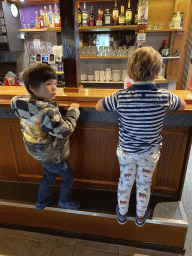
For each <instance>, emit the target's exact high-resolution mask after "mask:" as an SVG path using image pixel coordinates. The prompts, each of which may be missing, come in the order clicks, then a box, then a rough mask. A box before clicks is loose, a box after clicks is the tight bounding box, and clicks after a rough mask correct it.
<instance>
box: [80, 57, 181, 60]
mask: <svg viewBox="0 0 192 256" xmlns="http://www.w3.org/2000/svg"><path fill="white" fill-rule="evenodd" d="M128 58H129V56H82V57H80V59H81V60H90V59H96V60H97V59H98V60H99V59H107V60H110V59H111V60H115V59H128ZM162 59H164V60H166V59H167V60H175V59H180V56H177V57H173V56H170V57H162Z"/></svg>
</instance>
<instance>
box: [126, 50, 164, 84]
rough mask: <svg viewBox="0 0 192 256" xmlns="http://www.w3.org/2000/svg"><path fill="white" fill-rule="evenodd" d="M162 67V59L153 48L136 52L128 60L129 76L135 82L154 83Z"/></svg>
mask: <svg viewBox="0 0 192 256" xmlns="http://www.w3.org/2000/svg"><path fill="white" fill-rule="evenodd" d="M161 67H162V57H161V55H160V53H159V52H157V51H156V50H155V49H154V48H153V47H150V46H149V47H142V48H139V49H137V50H135V51H134V52H133V53H132V54H131V56H130V57H129V59H128V65H127V69H128V71H127V72H128V75H129V77H130V78H131V79H133V80H134V81H135V82H138V81H153V80H154V79H155V78H156V77H157V76H158V74H159V72H160V70H161Z"/></svg>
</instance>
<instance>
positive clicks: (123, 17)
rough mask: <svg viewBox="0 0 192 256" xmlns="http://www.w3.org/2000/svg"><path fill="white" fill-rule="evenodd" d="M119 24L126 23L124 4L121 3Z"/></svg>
mask: <svg viewBox="0 0 192 256" xmlns="http://www.w3.org/2000/svg"><path fill="white" fill-rule="evenodd" d="M119 25H125V14H124V6H123V5H121V14H120V15H119Z"/></svg>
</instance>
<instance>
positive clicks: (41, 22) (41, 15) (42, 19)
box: [39, 9, 45, 28]
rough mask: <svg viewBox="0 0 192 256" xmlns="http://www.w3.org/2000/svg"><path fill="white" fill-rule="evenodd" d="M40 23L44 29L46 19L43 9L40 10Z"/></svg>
mask: <svg viewBox="0 0 192 256" xmlns="http://www.w3.org/2000/svg"><path fill="white" fill-rule="evenodd" d="M39 21H40V27H41V28H44V27H45V25H44V17H43V10H42V9H41V10H40V17H39Z"/></svg>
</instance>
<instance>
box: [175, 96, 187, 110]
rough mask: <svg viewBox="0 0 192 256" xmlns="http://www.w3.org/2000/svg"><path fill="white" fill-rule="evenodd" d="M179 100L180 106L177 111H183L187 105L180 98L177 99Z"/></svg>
mask: <svg viewBox="0 0 192 256" xmlns="http://www.w3.org/2000/svg"><path fill="white" fill-rule="evenodd" d="M179 99H180V106H179V108H178V109H177V110H182V109H185V108H186V105H187V104H186V102H185V101H184V100H183V99H182V98H179Z"/></svg>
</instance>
